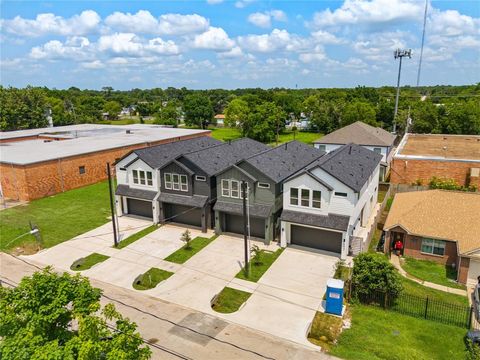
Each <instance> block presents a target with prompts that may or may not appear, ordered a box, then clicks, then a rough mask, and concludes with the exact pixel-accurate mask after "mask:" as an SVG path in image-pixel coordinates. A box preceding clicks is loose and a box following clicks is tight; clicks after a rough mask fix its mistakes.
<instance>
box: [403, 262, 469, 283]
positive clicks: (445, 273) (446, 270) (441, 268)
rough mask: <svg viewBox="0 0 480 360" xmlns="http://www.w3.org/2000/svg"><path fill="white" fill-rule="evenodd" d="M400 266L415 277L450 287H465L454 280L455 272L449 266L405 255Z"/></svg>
mask: <svg viewBox="0 0 480 360" xmlns="http://www.w3.org/2000/svg"><path fill="white" fill-rule="evenodd" d="M402 268H403V270H405V271H406V272H407V273H409V274H410V275H412V276H414V277H416V278H417V279H420V280H424V281H429V282H432V283H434V284H439V285H444V286H449V287H452V288H457V289H465V285H462V284H458V283H456V282H454V281H455V280H456V278H457V272H456V271H455V269H452V267H451V266H448V265H442V264H438V263H436V262H433V261H428V260H417V259H414V258H411V257H406V258H405V260H404V261H403V263H402Z"/></svg>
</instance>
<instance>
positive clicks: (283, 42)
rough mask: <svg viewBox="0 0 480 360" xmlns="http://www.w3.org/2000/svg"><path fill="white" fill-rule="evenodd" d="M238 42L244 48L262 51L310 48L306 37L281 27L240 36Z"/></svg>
mask: <svg viewBox="0 0 480 360" xmlns="http://www.w3.org/2000/svg"><path fill="white" fill-rule="evenodd" d="M238 43H239V44H240V46H241V47H242V48H244V49H247V50H249V51H253V52H261V53H269V52H273V51H278V50H288V51H300V50H302V49H306V48H308V41H307V40H306V39H304V38H301V37H299V36H298V35H292V34H290V33H289V32H288V31H287V30H279V29H273V30H272V32H271V33H270V34H262V35H246V36H239V37H238Z"/></svg>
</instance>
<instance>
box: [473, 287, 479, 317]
mask: <svg viewBox="0 0 480 360" xmlns="http://www.w3.org/2000/svg"><path fill="white" fill-rule="evenodd" d="M473 302H474V304H475V316H476V317H477V320H479V321H480V283H478V284H477V285H475V289H474V290H473Z"/></svg>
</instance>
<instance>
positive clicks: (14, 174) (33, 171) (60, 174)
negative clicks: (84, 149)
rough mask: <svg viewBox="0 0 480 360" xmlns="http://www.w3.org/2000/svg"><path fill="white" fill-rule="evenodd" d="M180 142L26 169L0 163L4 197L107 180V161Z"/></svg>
mask: <svg viewBox="0 0 480 360" xmlns="http://www.w3.org/2000/svg"><path fill="white" fill-rule="evenodd" d="M199 136H205V134H192V135H187V136H182V137H181V139H182V140H185V139H192V138H195V137H199ZM179 139H180V138H178V137H176V138H172V139H166V140H161V141H158V142H154V143H149V144H137V145H132V146H126V147H123V148H118V149H111V150H105V151H99V152H96V153H92V154H83V155H78V156H72V157H68V158H63V159H58V160H51V161H45V162H41V163H37V164H31V165H25V166H11V165H8V164H0V181H1V184H2V190H3V195H4V197H6V198H9V199H20V200H27V201H29V200H34V199H38V198H42V197H45V196H50V195H53V194H56V193H59V192H63V191H67V190H71V189H75V188H79V187H82V186H85V185H90V184H94V183H96V182H99V181H102V180H105V179H106V178H107V174H106V164H107V162H110V164H112V163H113V162H115V160H116V159H118V158H120V157H122V156H124V155H125V154H127V153H128V152H130V151H132V150H134V149H138V148H142V147H145V146H147V145H149V146H153V145H158V144H163V143H168V142H172V141H176V140H179ZM80 166H84V167H85V173H84V174H80V172H79V167H80Z"/></svg>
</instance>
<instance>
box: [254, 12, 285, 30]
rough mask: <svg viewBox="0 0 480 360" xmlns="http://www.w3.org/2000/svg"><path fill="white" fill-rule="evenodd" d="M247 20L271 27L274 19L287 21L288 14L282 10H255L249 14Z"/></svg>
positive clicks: (259, 25)
mask: <svg viewBox="0 0 480 360" xmlns="http://www.w3.org/2000/svg"><path fill="white" fill-rule="evenodd" d="M247 20H248V21H249V22H250V23H252V24H253V25H255V26H258V27H262V28H269V27H271V26H272V20H275V21H287V14H285V13H284V12H283V11H282V10H271V11H266V12H255V13H253V14H250V15H248V18H247Z"/></svg>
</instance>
